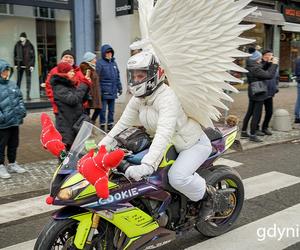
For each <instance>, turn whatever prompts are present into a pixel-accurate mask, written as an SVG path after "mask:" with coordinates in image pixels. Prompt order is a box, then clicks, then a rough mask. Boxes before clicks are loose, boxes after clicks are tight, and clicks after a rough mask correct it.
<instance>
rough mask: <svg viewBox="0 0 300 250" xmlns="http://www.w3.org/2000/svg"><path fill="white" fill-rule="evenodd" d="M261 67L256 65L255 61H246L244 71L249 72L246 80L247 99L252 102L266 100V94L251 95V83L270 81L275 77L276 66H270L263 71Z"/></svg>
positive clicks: (258, 64)
mask: <svg viewBox="0 0 300 250" xmlns="http://www.w3.org/2000/svg"><path fill="white" fill-rule="evenodd" d="M262 67H263V65H262V64H260V63H257V62H256V61H253V60H250V59H248V60H247V66H246V69H247V70H248V71H249V72H248V73H247V79H248V96H249V99H250V100H252V101H264V100H266V99H267V98H268V93H267V92H265V93H263V94H259V95H255V96H254V95H253V94H252V90H251V83H253V82H257V81H263V82H264V81H265V80H270V79H272V78H273V77H275V74H276V70H277V67H278V65H277V64H272V65H271V66H270V67H269V68H268V69H266V70H264V69H263V68H262Z"/></svg>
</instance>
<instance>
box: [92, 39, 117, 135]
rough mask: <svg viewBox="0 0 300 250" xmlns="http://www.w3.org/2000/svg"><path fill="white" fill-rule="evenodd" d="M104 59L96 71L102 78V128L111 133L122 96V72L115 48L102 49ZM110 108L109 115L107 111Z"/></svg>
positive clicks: (104, 47) (108, 46)
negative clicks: (118, 100) (117, 61)
mask: <svg viewBox="0 0 300 250" xmlns="http://www.w3.org/2000/svg"><path fill="white" fill-rule="evenodd" d="M101 55H102V58H101V59H100V60H98V61H97V64H96V70H97V73H98V75H99V76H100V86H101V100H102V109H101V111H100V128H101V129H102V130H104V131H105V126H107V131H110V130H111V129H112V127H113V125H114V113H115V100H116V99H117V98H118V95H119V96H120V95H122V84H121V81H120V72H119V69H118V65H117V63H116V60H115V57H114V55H115V52H114V50H113V48H112V47H111V46H110V45H108V44H105V45H103V46H102V48H101ZM107 107H108V115H107V116H106V109H107Z"/></svg>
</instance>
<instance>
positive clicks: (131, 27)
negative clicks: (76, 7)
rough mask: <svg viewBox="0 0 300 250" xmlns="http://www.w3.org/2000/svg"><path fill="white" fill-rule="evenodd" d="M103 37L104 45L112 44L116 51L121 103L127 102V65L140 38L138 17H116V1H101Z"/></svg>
mask: <svg viewBox="0 0 300 250" xmlns="http://www.w3.org/2000/svg"><path fill="white" fill-rule="evenodd" d="M100 8H101V37H102V41H101V43H102V44H110V45H111V46H112V47H113V49H114V51H115V58H116V62H117V64H118V66H119V70H120V74H121V82H122V85H123V90H124V91H123V93H124V94H123V95H122V97H121V98H119V99H118V101H119V102H124V101H125V92H126V88H127V83H126V63H127V60H128V58H129V57H130V49H129V45H130V44H131V43H132V42H133V40H134V39H135V38H137V36H138V31H137V25H136V23H137V15H126V16H119V17H116V16H115V1H113V0H101V5H100Z"/></svg>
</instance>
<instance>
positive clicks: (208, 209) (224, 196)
mask: <svg viewBox="0 0 300 250" xmlns="http://www.w3.org/2000/svg"><path fill="white" fill-rule="evenodd" d="M234 191H235V189H233V188H226V189H220V190H217V189H216V188H215V187H213V186H211V185H207V187H206V193H205V195H204V197H203V199H202V202H201V203H202V206H201V210H200V217H201V219H202V220H203V221H206V220H208V219H210V218H211V217H212V216H213V215H214V214H215V213H216V212H222V211H221V210H223V209H224V208H226V207H227V205H228V204H227V203H228V197H229V195H230V194H232V193H233V192H234Z"/></svg>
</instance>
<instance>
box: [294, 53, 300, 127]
mask: <svg viewBox="0 0 300 250" xmlns="http://www.w3.org/2000/svg"><path fill="white" fill-rule="evenodd" d="M295 76H296V81H297V99H296V104H295V123H300V57H298V58H297V59H296V62H295Z"/></svg>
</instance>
